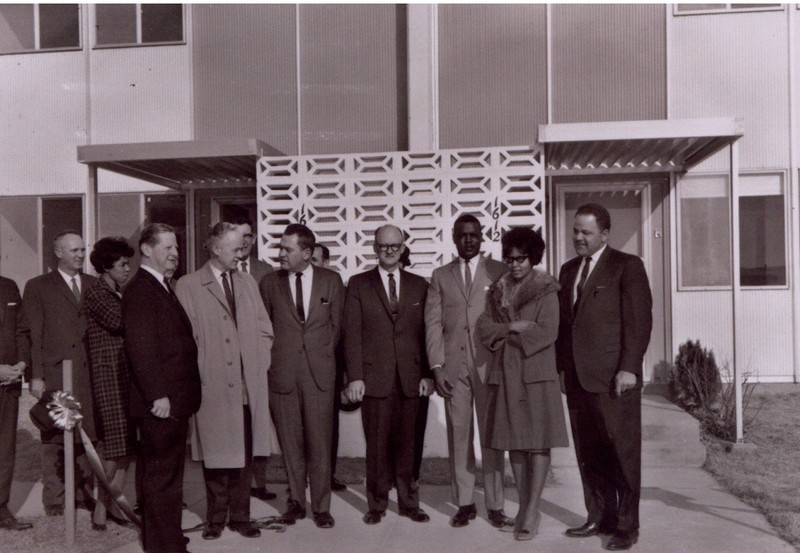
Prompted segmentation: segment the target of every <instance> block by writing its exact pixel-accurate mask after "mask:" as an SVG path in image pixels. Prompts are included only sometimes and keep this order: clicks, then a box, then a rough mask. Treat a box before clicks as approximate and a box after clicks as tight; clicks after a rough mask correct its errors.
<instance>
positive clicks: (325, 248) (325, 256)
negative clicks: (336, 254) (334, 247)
mask: <svg viewBox="0 0 800 553" xmlns="http://www.w3.org/2000/svg"><path fill="white" fill-rule="evenodd" d="M314 248H319V249H320V250H322V259H323V260H325V261H328V260H329V259H330V258H331V250H330V249H328V246H325V245H323V244H315V245H314Z"/></svg>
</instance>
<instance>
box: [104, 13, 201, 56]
mask: <svg viewBox="0 0 800 553" xmlns="http://www.w3.org/2000/svg"><path fill="white" fill-rule="evenodd" d="M94 13H95V30H96V33H95V46H97V47H100V48H102V47H109V46H135V45H152V44H180V43H182V42H184V40H185V39H184V36H183V33H184V30H183V29H184V17H183V5H182V4H97V5H96V6H95V12H94Z"/></svg>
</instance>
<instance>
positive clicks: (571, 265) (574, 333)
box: [556, 204, 652, 551]
mask: <svg viewBox="0 0 800 553" xmlns="http://www.w3.org/2000/svg"><path fill="white" fill-rule="evenodd" d="M610 232H611V216H610V215H609V213H608V211H607V210H606V208H604V207H603V206H601V205H598V204H585V205H583V206H581V207H579V208H578V210H577V212H576V213H575V222H574V225H573V231H572V242H573V246H574V247H575V252H576V253H577V254H578V256H577V257H575V258H573V259H571V260H569V261H567V262H566V263H565V264H564V265H563V266H562V267H561V274H560V276H559V281H560V283H561V290H560V291H559V293H558V294H559V303H560V322H559V332H558V340H557V341H556V362H557V365H558V372H559V375H560V378H561V389H562V391H563V392H565V393H566V394H567V407H568V409H569V418H570V423H571V425H572V435H573V438H574V440H575V452H576V455H577V457H578V466H579V468H580V474H581V482H582V484H583V493H584V499H585V503H586V510H587V512H588V515H587V520H586V522H585V523H584V524H583V525H581V526H578V527H576V528H569V529H567V531H566V535H567V536H569V537H572V538H583V537H589V536H594V535H596V534H598V533H608V534H612V537H611V539H610V540H609V542H608V544H607V546H606V547H607V548H608V549H609V550H612V551H614V550H623V549H630V547H631V546H632V545H633V544H635V543H636V541H637V540H638V537H639V496H640V490H641V449H642V429H641V411H642V406H641V401H642V392H641V389H642V362H643V360H644V354H645V351H647V345H648V343H649V342H650V329H651V327H652V298H651V295H650V285H649V283H648V281H647V274H646V273H645V270H644V265H643V264H642V260H641V259H639V258H638V257H636V256H635V255H630V254H627V253H623V252H621V251H618V250H615V249H614V248H612V247H610V246H609V245H608V238H609V234H610Z"/></svg>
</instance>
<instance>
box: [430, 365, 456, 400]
mask: <svg viewBox="0 0 800 553" xmlns="http://www.w3.org/2000/svg"><path fill="white" fill-rule="evenodd" d="M433 378H434V380H435V383H434V384H435V387H436V393H437V394H439V395H440V396H442V397H451V396H452V395H453V384H452V383H451V382H450V381H449V380H447V376H445V374H444V371H442V370H441V369H436V370H434V371H433Z"/></svg>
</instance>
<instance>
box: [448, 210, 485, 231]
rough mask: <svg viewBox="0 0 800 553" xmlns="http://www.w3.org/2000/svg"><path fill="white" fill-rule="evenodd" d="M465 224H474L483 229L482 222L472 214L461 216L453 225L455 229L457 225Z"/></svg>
mask: <svg viewBox="0 0 800 553" xmlns="http://www.w3.org/2000/svg"><path fill="white" fill-rule="evenodd" d="M465 223H472V224H475V225H478V228H483V225H481V222H480V221H479V220H478V218H477V217H475V216H474V215H473V214H472V213H462V214H461V215H459V216H458V219H456V222H455V223H453V228H455V227H456V225H461V224H465Z"/></svg>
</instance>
